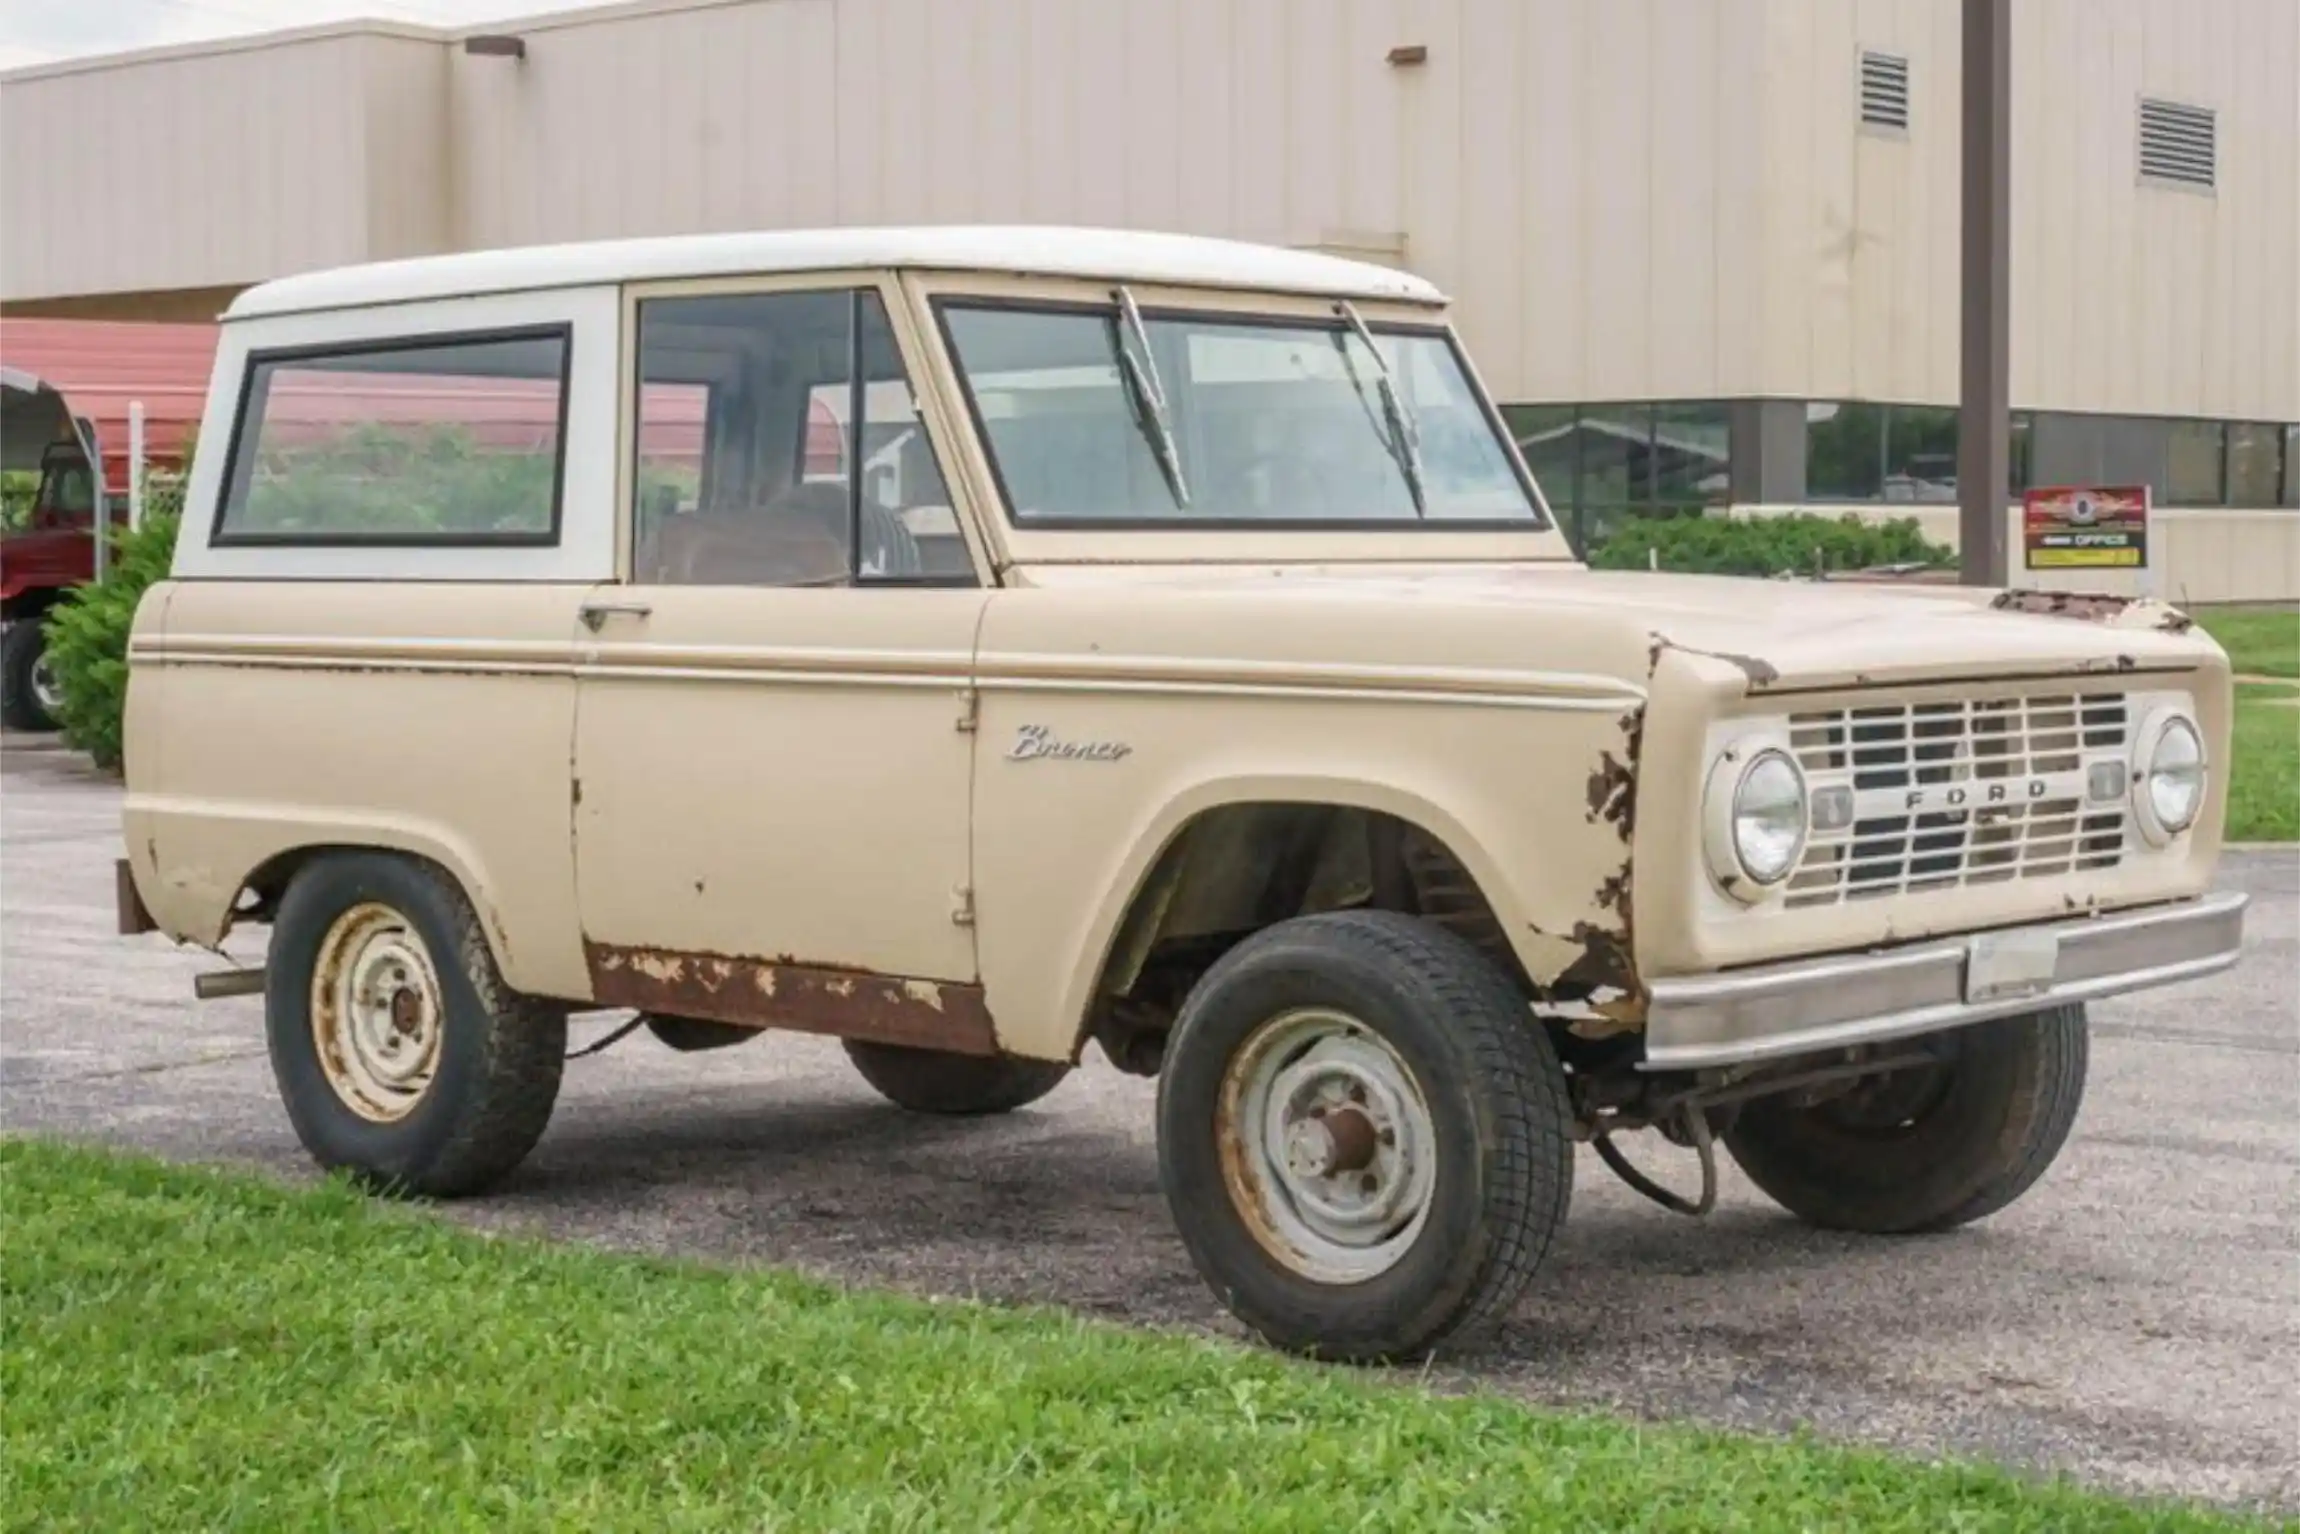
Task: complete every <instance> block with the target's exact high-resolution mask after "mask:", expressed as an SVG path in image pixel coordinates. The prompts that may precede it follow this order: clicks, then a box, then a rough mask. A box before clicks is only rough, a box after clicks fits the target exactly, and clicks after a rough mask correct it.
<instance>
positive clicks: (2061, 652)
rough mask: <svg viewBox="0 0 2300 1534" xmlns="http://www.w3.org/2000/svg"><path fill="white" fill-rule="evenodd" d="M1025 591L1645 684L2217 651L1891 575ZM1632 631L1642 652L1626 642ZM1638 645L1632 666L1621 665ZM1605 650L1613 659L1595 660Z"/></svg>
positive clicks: (1402, 578)
mask: <svg viewBox="0 0 2300 1534" xmlns="http://www.w3.org/2000/svg"><path fill="white" fill-rule="evenodd" d="M1027 579H1028V581H1029V582H1030V584H1033V585H1044V586H1077V585H1108V584H1125V585H1131V586H1137V587H1140V586H1151V587H1166V588H1168V589H1173V588H1187V589H1190V590H1194V591H1202V592H1206V593H1208V594H1215V593H1222V594H1229V595H1232V596H1244V595H1247V594H1252V595H1255V596H1259V597H1263V598H1266V599H1267V600H1269V601H1271V602H1275V603H1280V604H1292V603H1295V602H1304V603H1312V604H1316V605H1325V604H1326V603H1333V602H1340V603H1345V604H1350V605H1355V606H1362V607H1363V608H1364V609H1365V610H1366V614H1367V618H1368V633H1369V636H1373V635H1378V634H1380V633H1381V632H1382V631H1384V630H1385V629H1388V628H1390V625H1387V624H1384V623H1381V622H1380V621H1379V619H1378V618H1377V617H1376V614H1389V615H1393V616H1394V617H1395V618H1396V619H1397V620H1398V621H1399V622H1400V623H1403V624H1406V625H1409V626H1410V625H1412V624H1413V622H1414V619H1415V616H1416V615H1417V614H1420V615H1424V616H1426V615H1428V614H1430V613H1432V612H1434V611H1436V610H1440V609H1443V610H1446V611H1447V612H1448V615H1449V617H1450V618H1452V619H1453V620H1454V621H1455V622H1456V623H1458V622H1459V621H1460V620H1461V619H1462V618H1463V617H1464V616H1466V613H1467V612H1474V611H1476V610H1480V609H1485V610H1491V611H1492V612H1493V614H1494V617H1495V621H1496V622H1509V621H1514V622H1515V623H1519V624H1524V625H1527V626H1528V629H1527V631H1528V635H1529V637H1533V638H1535V639H1536V641H1537V642H1538V643H1539V645H1540V648H1541V649H1543V650H1544V651H1555V650H1571V651H1575V652H1578V653H1576V654H1555V653H1552V654H1550V655H1548V656H1546V657H1545V659H1548V660H1550V661H1551V662H1553V663H1554V662H1570V663H1575V664H1579V665H1582V666H1585V667H1587V669H1592V670H1597V669H1605V670H1610V671H1613V672H1614V673H1616V674H1624V673H1625V672H1626V671H1627V669H1628V666H1629V665H1632V664H1633V665H1635V670H1636V674H1635V675H1634V676H1633V677H1631V678H1630V679H1633V680H1638V681H1642V680H1644V678H1645V676H1647V675H1650V673H1651V672H1652V670H1653V668H1654V667H1655V666H1657V665H1658V664H1659V663H1660V660H1661V658H1662V656H1663V655H1664V654H1666V653H1669V652H1678V653H1680V654H1682V655H1683V656H1685V657H1687V658H1689V659H1692V660H1695V661H1697V662H1701V663H1703V669H1710V670H1715V669H1716V668H1719V667H1722V668H1729V669H1730V670H1731V671H1733V672H1737V673H1738V674H1739V676H1740V678H1741V683H1740V685H1741V686H1743V687H1744V688H1745V689H1746V690H1748V691H1751V692H1771V691H1783V690H1792V689H1793V690H1806V689H1821V688H1837V687H1848V686H1867V685H1872V684H1879V683H1892V682H1921V681H1948V680H1954V679H1958V678H1963V677H1973V678H1983V677H1987V678H2001V677H2012V676H2030V675H2034V676H2054V675H2086V674H2093V673H2118V672H2135V671H2186V670H2190V669H2193V668H2195V667H2196V666H2198V665H2200V664H2204V663H2207V662H2209V661H2211V660H2213V659H2215V658H2218V656H2219V651H2218V648H2217V647H2216V646H2215V645H2214V644H2213V643H2212V641H2211V640H2210V639H2209V638H2206V637H2205V636H2204V634H2203V632H2202V631H2201V630H2194V629H2193V628H2192V625H2191V623H2190V621H2189V619H2188V618H2187V617H2185V616H2184V615H2182V614H2181V613H2179V612H2177V611H2175V610H2173V609H2171V608H2169V607H2166V606H2164V605H2162V604H2160V603H2155V602H2148V601H2134V600H2129V599H2126V598H2121V597H2113V596H2094V595H2088V594H2069V593H2059V592H2036V591H2002V590H1995V589H1990V588H1981V587H1967V586H1941V585H1905V586H1904V585H1898V584H1891V583H1885V582H1860V581H1840V582H1812V581H1785V580H1783V581H1768V580H1752V579H1748V578H1744V577H1738V576H1709V575H1669V574H1655V573H1647V572H1643V571H1610V570H1607V571H1598V570H1590V569H1586V568H1584V567H1582V566H1578V565H1561V564H1516V565H1505V564H1484V565H1456V566H1405V565H1387V566H1317V567H1307V566H1280V567H1255V568H1247V567H1234V566H1205V565H1195V566H1110V565H1102V566H1044V567H1037V568H1033V569H1031V570H1030V571H1028V572H1027ZM1629 637H1634V638H1635V640H1636V641H1637V642H1636V644H1635V646H1634V648H1633V649H1630V648H1629V647H1625V646H1624V645H1623V643H1622V641H1623V640H1624V639H1625V638H1629ZM1629 654H1634V656H1635V661H1634V662H1631V661H1629V660H1628V655H1629ZM1606 656H1610V657H1611V658H1612V660H1611V664H1602V663H1601V661H1602V658H1603V657H1606Z"/></svg>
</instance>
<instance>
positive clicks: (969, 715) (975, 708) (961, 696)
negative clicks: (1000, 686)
mask: <svg viewBox="0 0 2300 1534" xmlns="http://www.w3.org/2000/svg"><path fill="white" fill-rule="evenodd" d="M981 721H982V694H981V693H980V692H978V691H976V690H975V689H974V688H972V687H962V688H960V689H959V691H958V729H959V733H960V734H962V735H971V734H973V733H974V727H975V726H976V725H977V724H979V723H981Z"/></svg>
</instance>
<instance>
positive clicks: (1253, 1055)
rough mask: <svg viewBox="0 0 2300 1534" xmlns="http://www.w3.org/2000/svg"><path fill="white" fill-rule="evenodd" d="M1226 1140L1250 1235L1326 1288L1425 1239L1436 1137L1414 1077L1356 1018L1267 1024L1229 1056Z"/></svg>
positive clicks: (1377, 1267)
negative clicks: (1424, 1223)
mask: <svg viewBox="0 0 2300 1534" xmlns="http://www.w3.org/2000/svg"><path fill="white" fill-rule="evenodd" d="M1219 1112H1220V1117H1219V1119H1218V1121H1217V1124H1218V1128H1217V1133H1218V1134H1219V1135H1220V1143H1221V1147H1222V1153H1223V1156H1222V1159H1223V1174H1224V1180H1225V1181H1226V1182H1227V1183H1228V1184H1229V1190H1230V1198H1231V1201H1232V1202H1233V1203H1235V1204H1236V1205H1237V1208H1238V1213H1239V1215H1240V1216H1241V1217H1242V1218H1243V1219H1244V1220H1245V1222H1246V1227H1247V1229H1248V1230H1249V1231H1250V1232H1251V1233H1252V1234H1253V1237H1254V1239H1255V1240H1256V1241H1258V1242H1259V1243H1261V1245H1262V1247H1263V1249H1264V1250H1265V1251H1267V1252H1268V1253H1269V1254H1270V1255H1271V1256H1272V1257H1273V1258H1275V1259H1277V1261H1278V1262H1280V1263H1282V1264H1284V1265H1285V1266H1286V1267H1288V1268H1290V1269H1292V1270H1293V1271H1294V1272H1296V1273H1299V1274H1301V1275H1302V1276H1303V1277H1304V1278H1307V1279H1310V1280H1312V1281H1314V1282H1316V1283H1321V1284H1354V1283H1362V1282H1364V1281H1365V1280H1367V1279H1369V1278H1375V1277H1378V1276H1379V1275H1381V1274H1383V1273H1386V1272H1388V1271H1389V1270H1390V1269H1391V1268H1393V1267H1395V1266H1396V1265H1397V1263H1398V1261H1399V1259H1401V1258H1402V1257H1403V1256H1404V1255H1405V1254H1406V1253H1407V1252H1408V1251H1409V1250H1411V1249H1412V1247H1413V1244H1414V1241H1415V1240H1416V1238H1418V1237H1419V1236H1420V1235H1421V1230H1422V1224H1423V1222H1424V1221H1425V1220H1426V1219H1428V1217H1429V1205H1430V1191H1431V1189H1432V1188H1433V1187H1435V1185H1436V1182H1437V1131H1436V1129H1435V1127H1434V1125H1433V1124H1432V1121H1431V1117H1430V1110H1429V1104H1428V1102H1427V1101H1426V1100H1425V1099H1424V1097H1423V1095H1422V1089H1421V1085H1420V1083H1419V1082H1417V1081H1416V1080H1415V1079H1414V1073H1413V1070H1412V1069H1411V1068H1410V1067H1409V1066H1408V1065H1407V1064H1406V1062H1405V1061H1404V1060H1403V1059H1402V1058H1401V1057H1400V1056H1399V1054H1398V1052H1397V1051H1396V1050H1395V1049H1393V1048H1392V1047H1391V1046H1390V1044H1389V1042H1388V1041H1387V1040H1385V1039H1383V1038H1382V1037H1381V1036H1380V1035H1379V1034H1377V1033H1375V1032H1373V1031H1372V1030H1371V1029H1369V1028H1367V1027H1366V1026H1365V1025H1364V1024H1363V1023H1361V1022H1359V1021H1358V1020H1357V1019H1356V1018H1354V1017H1351V1016H1349V1015H1348V1014H1347V1013H1344V1012H1339V1011H1335V1010H1332V1009H1328V1008H1323V1007H1304V1008H1300V1009H1297V1010H1294V1011H1290V1012H1286V1013H1283V1014H1281V1015H1279V1016H1277V1017H1274V1018H1272V1019H1270V1020H1269V1021H1268V1022H1266V1023H1264V1024H1263V1025H1262V1026H1261V1027H1260V1028H1259V1029H1258V1030H1256V1031H1255V1032H1254V1033H1253V1034H1252V1035H1251V1036H1250V1037H1249V1038H1248V1039H1247V1040H1246V1042H1245V1044H1244V1046H1243V1047H1241V1048H1240V1049H1239V1050H1238V1052H1237V1054H1235V1055H1234V1056H1232V1057H1231V1061H1230V1066H1229V1069H1228V1070H1227V1071H1226V1072H1225V1073H1224V1076H1223V1081H1222V1096H1221V1107H1220V1110H1219Z"/></svg>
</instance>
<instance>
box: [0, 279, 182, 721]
mask: <svg viewBox="0 0 2300 1534" xmlns="http://www.w3.org/2000/svg"><path fill="white" fill-rule="evenodd" d="M215 351H216V331H215V327H214V326H211V325H140V324H119V323H112V322H108V321H90V320H30V319H15V318H0V469H4V470H5V471H7V472H8V474H9V475H10V476H11V477H13V478H15V479H16V480H17V483H18V484H19V485H20V486H21V485H23V484H25V483H27V482H30V483H34V484H36V488H35V489H34V490H33V491H32V493H31V495H30V498H29V504H28V505H25V504H24V503H23V502H22V500H21V498H19V500H18V504H17V505H16V506H12V507H11V512H12V513H13V514H12V515H11V517H10V520H9V522H8V525H7V526H6V527H5V528H0V625H4V628H0V723H4V724H6V725H7V726H8V727H9V728H11V729H20V730H52V729H54V728H55V727H56V715H55V710H56V694H55V687H54V683H53V682H52V680H51V679H50V677H49V674H48V667H47V664H46V656H45V649H46V646H45V634H44V632H43V624H42V620H43V619H44V618H45V617H46V616H47V613H48V609H49V608H51V607H53V606H54V605H55V604H56V602H57V600H58V599H59V598H61V597H62V596H63V594H64V593H65V592H66V591H67V590H69V589H70V588H72V587H73V586H76V585H78V584H80V583H81V582H82V581H85V580H87V579H89V578H90V577H91V576H92V575H93V574H94V573H95V565H96V536H95V535H96V518H97V512H98V510H99V508H101V509H102V510H104V511H105V512H106V513H107V515H108V517H109V520H110V521H111V522H112V523H113V524H115V525H117V524H119V523H121V522H124V521H125V520H126V517H127V498H128V475H129V468H128V452H129V444H128V437H129V430H128V418H129V413H130V407H131V405H133V404H137V403H140V404H141V405H142V406H143V411H144V457H145V462H146V463H147V464H149V465H151V466H152V467H155V468H159V469H175V468H180V467H181V466H182V461H183V453H184V448H185V445H186V444H187V443H188V442H189V441H190V439H191V436H192V432H193V429H194V428H195V427H196V426H197V425H198V424H199V419H200V410H201V407H202V405H203V404H204V403H205V402H206V398H207V391H208V372H209V369H210V367H211V366H212V365H213V363H214V360H215Z"/></svg>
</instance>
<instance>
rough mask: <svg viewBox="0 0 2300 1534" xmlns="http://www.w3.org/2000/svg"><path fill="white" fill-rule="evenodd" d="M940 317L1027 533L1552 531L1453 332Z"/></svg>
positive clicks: (1180, 320) (1126, 305)
mask: <svg viewBox="0 0 2300 1534" xmlns="http://www.w3.org/2000/svg"><path fill="white" fill-rule="evenodd" d="M940 312H941V315H942V321H943V325H944V327H945V330H946V332H947V334H948V336H949V338H950V343H951V350H952V354H953V356H954V357H955V359H956V361H957V363H958V367H959V372H960V374H961V375H962V377H963V378H964V380H965V383H966V389H967V394H968V397H969V399H970V400H971V401H972V404H973V407H974V413H975V418H976V420H977V421H978V422H979V423H980V426H981V430H982V433H983V437H984V440H985V442H986V444H987V446H988V448H989V451H990V457H991V461H992V464H993V466H994V467H995V468H996V469H997V471H998V477H999V481H1000V483H1001V485H1002V486H1003V487H1004V489H1005V492H1006V498H1007V506H1008V510H1009V512H1010V514H1011V515H1012V516H1013V518H1014V520H1015V522H1016V524H1017V525H1019V526H1024V527H1031V526H1037V527H1049V526H1062V525H1080V524H1083V525H1092V526H1098V527H1112V526H1133V527H1169V528H1173V527H1206V526H1239V525H1245V526H1257V525H1267V524H1271V523H1291V524H1297V525H1298V524H1319V525H1325V526H1333V525H1336V524H1340V525H1346V526H1354V527H1362V526H1367V525H1377V526H1378V525H1382V524H1390V525H1397V524H1416V523H1423V522H1443V523H1449V524H1452V525H1454V526H1457V527H1459V526H1463V525H1469V524H1489V525H1490V524H1505V525H1507V526H1509V527H1512V528H1530V527H1539V526H1542V525H1543V522H1542V518H1541V513H1540V510H1539V507H1538V504H1537V503H1536V501H1535V500H1534V498H1533V495H1532V492H1531V491H1530V490H1529V489H1528V488H1527V486H1526V483H1525V481H1524V480H1523V479H1522V478H1521V477H1520V476H1519V474H1518V471H1517V468H1516V466H1515V465H1514V464H1513V463H1512V462H1511V460H1510V457H1509V450H1508V448H1507V446H1506V445H1505V443H1504V441H1503V438H1502V436H1501V433H1500V432H1499V431H1498V430H1496V428H1495V426H1494V423H1493V420H1492V418H1491V417H1490V416H1489V415H1488V414H1487V411H1486V408H1485V404H1484V402H1483V400H1481V399H1480V398H1479V396H1478V393H1477V391H1476V390H1475V389H1474V388H1473V387H1472V386H1471V384H1470V380H1469V375H1468V373H1467V371H1466V370H1465V369H1464V368H1463V366H1462V362H1461V358H1460V356H1459V355H1458V354H1457V353H1456V352H1455V350H1454V347H1453V342H1452V340H1451V338H1450V337H1449V336H1448V335H1447V334H1446V333H1445V332H1444V331H1443V330H1434V329H1402V328H1397V327H1375V328H1372V329H1370V330H1369V329H1367V328H1365V327H1364V326H1362V325H1361V324H1360V323H1359V322H1358V321H1357V318H1356V316H1355V314H1354V313H1352V312H1350V311H1348V310H1347V309H1346V307H1344V308H1337V309H1336V311H1335V313H1334V316H1333V318H1331V319H1330V320H1310V319H1302V320H1295V319H1277V318H1270V317H1261V316H1255V317H1240V316H1229V315H1216V314H1174V313H1159V312H1156V311H1135V310H1134V309H1133V306H1132V304H1131V302H1130V301H1128V300H1127V299H1126V298H1125V295H1124V294H1123V291H1121V293H1120V294H1118V295H1116V296H1115V297H1114V299H1113V302H1112V303H1111V304H1110V305H1109V306H1107V307H1100V308H1077V307H1070V308H1058V307H1019V306H1014V305H991V304H970V303H946V304H943V305H942V306H940ZM1369 343H1370V344H1369Z"/></svg>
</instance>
